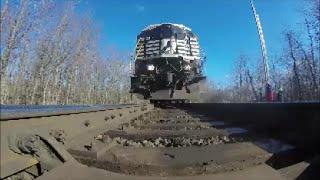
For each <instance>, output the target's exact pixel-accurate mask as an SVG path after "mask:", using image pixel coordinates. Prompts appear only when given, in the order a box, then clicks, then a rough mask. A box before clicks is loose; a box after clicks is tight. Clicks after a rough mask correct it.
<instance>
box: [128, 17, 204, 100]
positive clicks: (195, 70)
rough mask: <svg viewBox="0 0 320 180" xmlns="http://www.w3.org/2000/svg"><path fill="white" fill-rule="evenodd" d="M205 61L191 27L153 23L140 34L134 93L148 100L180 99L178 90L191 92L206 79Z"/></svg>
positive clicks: (136, 55)
mask: <svg viewBox="0 0 320 180" xmlns="http://www.w3.org/2000/svg"><path fill="white" fill-rule="evenodd" d="M203 62H204V59H203V58H202V56H201V54H200V48H199V43H198V39H197V37H196V36H195V35H194V34H193V33H192V32H191V29H190V28H188V27H185V26H183V25H180V24H171V23H165V24H156V25H150V26H148V27H147V28H145V29H144V30H143V31H142V32H141V33H140V34H139V35H138V36H137V43H136V48H135V56H134V63H133V64H134V65H133V66H134V67H132V66H131V67H132V73H131V90H130V92H131V93H138V94H141V95H143V97H144V98H145V99H176V98H177V97H175V96H174V95H175V93H176V92H177V91H179V92H180V94H181V92H184V94H190V93H191V90H190V88H189V86H190V85H192V84H195V83H198V82H199V81H201V80H203V79H205V76H203V72H202V65H203ZM159 92H162V93H160V94H159ZM163 92H164V93H163ZM183 98H184V97H181V96H180V97H179V98H178V99H183Z"/></svg>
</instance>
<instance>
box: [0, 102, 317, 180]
mask: <svg viewBox="0 0 320 180" xmlns="http://www.w3.org/2000/svg"><path fill="white" fill-rule="evenodd" d="M319 107H320V106H319V103H311V104H310V103H305V104H186V105H184V106H174V105H169V106H164V107H161V108H159V107H153V105H151V104H145V105H140V106H136V105H121V106H114V107H111V106H109V107H104V109H103V108H102V109H101V107H99V109H88V110H87V111H85V110H83V109H82V110H81V112H69V113H66V112H61V113H60V114H59V113H54V114H47V115H46V116H43V115H42V116H40V115H39V114H37V115H36V117H30V116H28V117H22V119H21V118H20V119H19V118H17V117H16V118H12V119H15V120H14V121H13V120H10V118H6V119H5V121H4V120H3V121H1V148H2V149H1V178H10V177H11V178H17V177H26V178H29V179H32V178H35V177H37V178H38V179H56V178H64V179H79V178H82V179H162V178H163V177H166V179H295V178H298V179H311V178H316V177H318V175H319V174H318V173H317V171H316V170H314V169H317V168H318V167H319V158H318V155H317V154H318V152H319V151H318V149H317V148H315V145H317V144H319V134H316V133H315V134H314V132H315V131H317V129H316V128H314V129H310V126H315V125H316V124H317V123H319V112H318V111H317V110H318V108H319ZM231 111H233V112H232V113H231ZM296 113H298V114H299V116H297V114H296ZM259 115H260V116H259ZM258 117H259V118H258ZM301 117H304V118H308V120H305V122H304V123H302V124H304V127H300V131H299V132H296V131H295V130H296V128H297V127H296V126H298V125H297V124H296V123H297V121H299V120H301V119H300V118H301ZM25 118H28V119H27V120H26V119H25ZM268 119H269V120H268ZM288 122H291V124H288ZM275 127H277V128H275ZM285 127H289V128H285ZM24 129H26V130H24ZM283 131H285V132H283ZM306 131H308V132H309V134H305V132H306ZM311 135H312V136H311ZM299 136H300V138H296V137H299ZM301 136H304V139H303V138H302V137H301ZM25 137H27V138H25ZM30 137H31V138H30ZM37 137H39V138H38V139H37ZM306 137H307V138H306ZM30 139H31V140H30ZM34 139H37V140H34ZM309 141H310V142H309ZM35 142H36V143H35ZM43 142H44V143H43ZM312 145H313V146H312ZM19 153H20V154H19ZM48 157H49V158H48ZM83 164H84V165H86V166H83ZM87 166H89V167H87ZM39 167H40V168H39ZM36 169H37V170H36ZM45 171H48V172H47V173H45V174H43V172H45ZM72 172H73V173H72Z"/></svg>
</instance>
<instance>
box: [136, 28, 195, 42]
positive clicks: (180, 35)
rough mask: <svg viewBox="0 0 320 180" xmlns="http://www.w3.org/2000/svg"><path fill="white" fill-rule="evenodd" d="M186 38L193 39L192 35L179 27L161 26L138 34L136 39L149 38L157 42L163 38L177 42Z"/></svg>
mask: <svg viewBox="0 0 320 180" xmlns="http://www.w3.org/2000/svg"><path fill="white" fill-rule="evenodd" d="M186 36H188V37H194V34H193V33H192V32H191V31H190V30H188V29H183V28H181V27H177V26H173V25H162V26H160V27H157V28H153V29H146V30H144V31H142V32H141V33H140V35H139V36H138V37H137V39H139V38H147V37H148V38H150V40H158V39H163V38H171V37H176V38H177V39H179V40H183V39H185V38H186Z"/></svg>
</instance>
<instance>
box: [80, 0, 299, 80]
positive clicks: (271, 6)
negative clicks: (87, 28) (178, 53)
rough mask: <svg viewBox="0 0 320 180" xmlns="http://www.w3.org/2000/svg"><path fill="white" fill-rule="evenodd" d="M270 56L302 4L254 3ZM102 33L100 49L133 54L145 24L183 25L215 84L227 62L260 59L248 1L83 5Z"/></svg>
mask: <svg viewBox="0 0 320 180" xmlns="http://www.w3.org/2000/svg"><path fill="white" fill-rule="evenodd" d="M254 2H255V5H256V8H257V11H258V13H259V15H260V19H261V23H262V26H263V29H264V34H265V40H266V44H267V48H268V51H269V54H270V56H273V55H274V54H277V53H278V52H280V51H281V49H282V47H283V46H282V43H281V41H282V36H281V33H282V32H283V30H284V28H288V27H290V28H292V29H295V28H296V26H297V23H298V22H299V19H300V18H301V14H300V12H299V9H301V7H303V3H305V2H304V0H255V1H254ZM79 9H81V10H80V11H83V10H90V11H91V12H92V16H93V18H94V20H95V21H96V23H97V24H98V25H99V26H100V28H101V34H102V37H101V42H100V46H101V47H100V49H101V50H102V51H105V50H106V49H107V47H114V48H116V49H117V50H119V51H124V52H130V51H132V50H133V48H134V45H135V40H136V35H137V34H138V33H139V32H140V31H141V30H142V29H143V28H144V27H146V26H147V25H149V24H155V23H162V22H172V23H179V24H185V25H186V26H188V27H190V28H191V29H192V31H193V32H194V33H195V34H197V35H198V36H199V41H200V46H201V47H202V49H203V50H204V52H205V53H206V56H207V64H206V68H205V72H206V75H207V76H208V78H209V79H211V80H213V81H215V82H216V83H218V84H220V85H224V84H226V83H227V81H228V80H229V78H228V76H230V74H231V71H232V63H233V62H234V59H235V58H236V57H237V56H238V55H239V54H240V53H245V54H247V55H249V56H250V57H251V58H252V59H257V58H259V56H260V47H259V41H258V36H257V30H256V27H255V22H254V19H253V15H252V11H251V9H250V5H249V1H248V0H105V1H102V0H83V1H81V3H80V5H79Z"/></svg>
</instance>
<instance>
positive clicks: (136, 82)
mask: <svg viewBox="0 0 320 180" xmlns="http://www.w3.org/2000/svg"><path fill="white" fill-rule="evenodd" d="M135 67H136V69H135V72H136V74H135V76H133V77H131V91H130V92H131V93H138V94H141V95H143V97H144V98H145V99H148V98H154V97H153V96H152V94H154V92H157V91H160V90H169V91H170V93H169V98H173V96H174V94H175V91H176V90H180V91H181V90H184V92H185V93H190V89H189V88H188V86H189V85H190V84H193V83H197V82H199V81H201V80H202V79H204V77H203V76H202V75H201V73H200V69H198V67H199V66H198V65H197V64H196V63H195V62H194V61H185V60H184V59H183V58H182V57H178V58H177V57H160V58H153V59H149V60H136V62H135Z"/></svg>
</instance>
